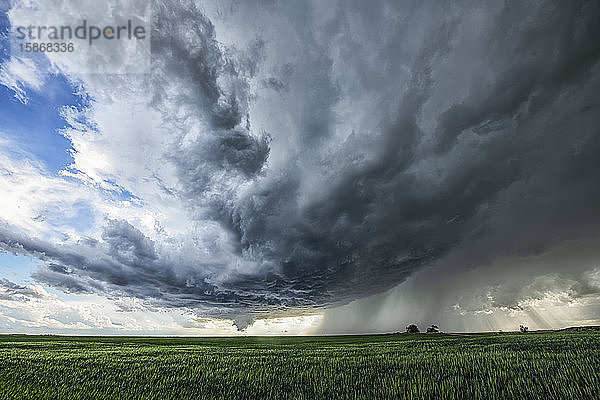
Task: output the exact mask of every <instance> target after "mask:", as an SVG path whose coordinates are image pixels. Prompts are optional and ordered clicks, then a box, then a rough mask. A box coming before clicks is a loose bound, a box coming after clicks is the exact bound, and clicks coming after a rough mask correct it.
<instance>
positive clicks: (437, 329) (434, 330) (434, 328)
mask: <svg viewBox="0 0 600 400" xmlns="http://www.w3.org/2000/svg"><path fill="white" fill-rule="evenodd" d="M427 333H440V327H439V326H437V325H431V326H430V327H429V328H427Z"/></svg>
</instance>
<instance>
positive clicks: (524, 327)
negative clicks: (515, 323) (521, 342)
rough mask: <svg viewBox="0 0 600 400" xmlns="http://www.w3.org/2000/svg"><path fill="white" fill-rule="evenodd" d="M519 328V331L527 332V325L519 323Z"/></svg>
mask: <svg viewBox="0 0 600 400" xmlns="http://www.w3.org/2000/svg"><path fill="white" fill-rule="evenodd" d="M519 330H520V331H521V333H527V332H528V331H529V327H527V326H523V325H519Z"/></svg>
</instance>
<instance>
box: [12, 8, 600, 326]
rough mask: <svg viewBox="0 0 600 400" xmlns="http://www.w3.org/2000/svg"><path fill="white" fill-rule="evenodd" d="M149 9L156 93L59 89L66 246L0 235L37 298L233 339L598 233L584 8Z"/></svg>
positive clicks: (597, 155)
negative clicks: (80, 229) (166, 320)
mask: <svg viewBox="0 0 600 400" xmlns="http://www.w3.org/2000/svg"><path fill="white" fill-rule="evenodd" d="M152 5H153V6H152V15H153V17H152V18H153V19H152V35H151V40H152V43H151V45H152V68H151V73H150V74H144V75H106V76H104V75H100V76H97V75H90V76H85V75H75V74H72V73H69V72H68V71H70V70H76V69H74V68H71V69H69V68H66V69H65V70H64V73H65V74H68V75H69V77H70V78H71V79H72V80H73V81H76V82H79V84H80V85H82V88H83V90H85V91H86V92H87V94H88V95H89V96H90V98H91V99H92V100H91V104H90V106H89V107H88V108H86V109H82V110H75V109H67V110H65V111H64V113H65V116H66V117H67V119H68V120H69V121H70V122H71V126H70V127H68V128H67V129H65V130H64V132H63V134H64V135H65V136H66V137H67V138H69V139H70V140H71V142H72V145H73V158H74V163H73V164H72V165H70V166H68V167H67V168H66V169H65V170H64V171H63V176H68V177H74V178H76V179H78V182H75V183H73V182H72V181H69V182H70V184H72V185H73V188H74V190H82V191H83V190H88V191H89V190H95V191H97V192H98V193H101V195H98V197H93V196H92V197H90V198H89V200H88V201H89V207H90V208H91V209H92V210H94V212H93V215H94V216H95V217H94V219H93V221H91V222H90V224H91V225H92V228H91V229H89V231H88V232H86V233H85V234H81V235H79V237H77V235H76V233H73V232H71V236H70V237H69V239H68V240H63V239H60V240H59V239H57V237H56V236H54V237H45V238H42V237H41V235H36V234H35V233H32V232H31V230H29V231H27V232H25V231H24V230H23V229H22V228H21V227H19V226H17V225H18V224H15V223H14V222H13V223H10V222H7V223H6V224H5V225H3V226H2V230H0V242H2V245H3V248H4V249H5V250H6V251H11V252H16V253H26V254H33V255H35V256H37V257H39V258H41V259H42V260H44V261H45V262H46V264H45V265H44V266H42V267H40V269H39V270H38V272H37V273H36V274H35V275H34V277H35V278H36V279H37V280H39V281H40V282H43V283H46V284H49V285H51V286H54V287H57V288H60V289H62V290H64V291H67V292H76V293H102V294H105V295H108V296H120V295H122V296H130V297H138V298H142V299H146V300H148V301H150V302H153V303H155V304H158V305H160V306H164V307H188V308H191V309H195V310H197V311H198V313H199V314H203V315H212V316H225V317H231V318H232V319H233V318H235V320H236V324H237V325H238V326H239V327H241V328H243V327H245V326H246V325H247V324H248V323H250V322H251V321H252V318H254V317H256V316H257V315H264V314H268V315H274V314H281V313H302V312H311V311H314V310H315V309H319V308H322V307H330V306H337V305H342V304H345V303H348V302H350V301H352V300H355V299H357V298H362V297H365V296H369V295H374V294H377V293H381V292H383V291H385V290H388V289H390V288H392V287H393V286H396V285H398V284H399V283H401V282H403V281H405V280H406V279H407V278H408V277H410V276H412V275H413V274H414V273H415V272H417V271H419V270H421V269H422V268H424V267H426V266H428V265H431V264H433V263H437V264H440V263H442V264H443V263H444V262H447V265H448V266H449V268H450V267H451V266H454V265H462V266H464V268H472V267H476V266H479V265H486V264H488V263H490V262H492V261H493V260H494V259H496V258H497V257H505V256H527V255H535V254H538V253H540V252H542V251H546V250H548V249H550V248H552V247H553V246H556V245H558V244H559V243H561V242H562V241H564V240H583V239H585V238H589V237H597V236H598V234H599V233H600V232H599V227H600V212H599V210H598V207H597V206H596V205H597V204H598V202H599V201H600V185H598V182H599V181H600V161H599V160H600V135H599V132H598V126H600V112H599V110H598V108H599V107H600V104H599V102H600V98H599V97H598V95H597V89H596V88H597V87H599V84H600V73H599V72H598V71H599V69H598V68H599V60H600V48H599V47H598V45H597V43H598V42H599V40H600V23H599V22H600V9H599V5H598V4H597V3H596V2H593V1H571V2H556V1H537V2H526V3H520V2H510V1H509V2H504V3H501V4H500V3H499V2H465V3H461V4H452V5H451V4H444V5H440V4H439V2H419V3H418V4H414V3H412V2H397V1H389V2H388V1H376V2H370V3H369V4H366V3H364V2H358V1H357V2H339V3H336V4H329V5H327V6H325V5H323V4H321V3H319V2H311V1H305V2H293V3H291V2H290V3H284V2H281V3H280V2H273V3H244V4H239V3H236V2H234V3H232V4H231V7H229V6H228V5H226V4H225V3H223V2H215V3H214V4H213V3H206V4H205V5H204V6H203V7H201V6H200V5H198V4H197V3H195V2H192V1H179V2H171V1H169V2H166V1H164V2H161V1H154V2H153V4H152ZM40 7H42V11H44V10H45V12H48V13H52V12H53V11H52V10H50V9H45V8H44V7H43V6H40ZM67 9H68V10H70V12H72V13H77V7H76V6H75V4H73V6H72V7H71V8H67ZM14 10H15V11H13V12H12V14H10V16H11V22H12V23H13V24H21V23H22V22H23V21H24V20H26V14H23V13H20V12H19V11H18V5H15V7H14ZM49 15H50V14H49ZM52 57H62V56H61V55H52V56H51V59H50V61H51V62H53V63H56V65H59V63H58V61H61V62H63V64H64V63H67V64H68V63H69V62H77V60H68V59H67V60H58V59H52ZM114 93H118V94H119V96H114V95H113V94H114ZM116 117H118V118H119V119H120V121H121V122H122V123H121V124H116V123H115V122H114V119H115V118H116ZM40 174H42V175H43V174H44V172H43V171H41V172H40ZM56 179H66V178H61V177H56ZM115 192H118V193H121V194H127V193H130V194H131V195H132V196H135V197H132V198H131V199H129V200H127V201H128V206H127V207H128V208H127V209H128V210H131V209H135V210H137V211H136V213H137V214H136V216H135V217H131V216H129V215H128V213H127V212H124V211H123V212H119V211H118V207H119V205H118V202H117V201H116V200H115V199H114V196H113V198H108V199H107V198H105V197H103V196H107V193H115ZM40 202H43V200H40ZM134 203H135V206H131V204H134ZM107 210H110V212H107ZM3 219H4V220H5V221H6V220H7V219H8V217H6V218H5V217H4V216H3ZM472 243H477V246H474V247H473V246H472V245H471V244H472ZM471 248H473V251H472V252H469V251H467V249H471ZM442 267H443V265H442ZM432 279H433V278H432Z"/></svg>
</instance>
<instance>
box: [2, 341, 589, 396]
mask: <svg viewBox="0 0 600 400" xmlns="http://www.w3.org/2000/svg"><path fill="white" fill-rule="evenodd" d="M325 398H327V399H401V398H407V399H428V398H430V399H508V398H511V399H544V400H547V399H600V332H553V333H529V334H501V335H492V334H490V335H462V336H456V335H441V334H440V335H422V334H421V335H406V334H402V335H400V334H397V335H377V336H339V337H276V338H261V337H247V338H142V337H56V336H17V335H5V336H0V399H2V400H8V399H19V400H21V399H36V400H40V399H53V400H56V399H161V400H164V399H178V400H179V399H228V400H229V399H325Z"/></svg>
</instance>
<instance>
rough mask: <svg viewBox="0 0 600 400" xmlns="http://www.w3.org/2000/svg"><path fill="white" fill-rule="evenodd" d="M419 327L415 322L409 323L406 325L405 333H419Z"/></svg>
mask: <svg viewBox="0 0 600 400" xmlns="http://www.w3.org/2000/svg"><path fill="white" fill-rule="evenodd" d="M419 332H421V331H420V330H419V327H418V326H417V325H415V324H410V325H408V326H407V327H406V333H419Z"/></svg>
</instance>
